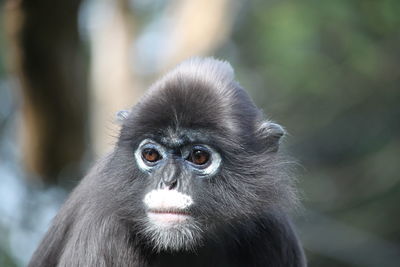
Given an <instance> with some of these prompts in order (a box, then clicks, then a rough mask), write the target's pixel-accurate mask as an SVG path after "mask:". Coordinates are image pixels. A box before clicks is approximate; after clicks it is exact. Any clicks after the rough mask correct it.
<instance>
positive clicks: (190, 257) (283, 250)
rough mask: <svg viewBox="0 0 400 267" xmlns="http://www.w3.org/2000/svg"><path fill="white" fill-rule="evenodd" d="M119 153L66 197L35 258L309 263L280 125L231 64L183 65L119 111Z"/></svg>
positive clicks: (50, 261)
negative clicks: (293, 217)
mask: <svg viewBox="0 0 400 267" xmlns="http://www.w3.org/2000/svg"><path fill="white" fill-rule="evenodd" d="M118 119H119V121H120V123H121V132H120V135H119V138H118V141H117V143H116V145H115V148H114V150H113V151H112V152H111V153H110V154H109V155H107V156H106V157H104V158H103V159H101V160H100V161H99V162H98V163H97V164H96V165H95V166H94V168H93V169H92V170H91V171H90V172H89V174H88V175H87V176H86V177H84V179H83V180H82V181H81V183H80V184H79V185H78V186H77V187H76V189H75V190H74V191H73V192H72V193H71V195H70V197H69V198H68V200H67V201H66V203H65V204H64V206H63V207H62V208H61V210H60V212H59V213H58V215H57V216H56V217H55V218H54V220H53V223H52V225H51V227H50V229H49V230H48V232H47V234H46V235H45V237H44V239H43V241H42V243H41V244H40V246H39V247H38V248H37V250H36V252H35V253H34V255H33V257H32V259H31V262H30V264H29V266H144V267H147V266H191V267H192V266H193V267H194V266H273V267H279V266H306V262H305V257H304V253H303V250H302V248H301V245H300V244H299V241H298V239H297V237H296V234H295V233H294V231H293V228H292V225H291V223H290V220H289V218H288V216H287V212H288V210H289V209H291V208H294V207H296V205H297V204H296V203H297V198H296V190H295V188H294V186H293V179H292V177H291V175H290V169H291V166H290V161H288V160H287V159H285V158H284V157H283V156H282V155H280V153H279V143H280V140H281V137H282V136H283V135H284V133H285V132H284V129H283V128H282V127H281V126H280V125H278V124H276V123H273V122H271V121H268V120H265V119H264V118H263V114H262V112H261V111H260V110H259V109H258V108H257V107H256V106H255V105H254V103H253V101H252V100H251V99H250V97H249V95H248V94H247V93H246V91H245V90H244V89H243V88H241V87H240V85H239V84H238V83H237V82H235V81H234V75H233V70H232V67H231V66H230V65H229V64H228V63H227V62H223V61H219V60H215V59H212V58H205V59H201V58H193V59H189V60H187V61H184V62H183V63H181V64H180V65H178V66H177V67H176V68H175V69H173V70H172V71H171V72H169V73H167V74H166V75H165V76H164V77H162V78H161V79H160V80H159V81H157V82H156V83H155V84H154V85H153V86H152V87H151V88H150V89H149V90H148V92H147V93H146V95H144V96H143V98H142V99H141V100H140V101H139V103H138V104H137V105H135V106H134V107H133V108H132V110H130V112H127V111H124V112H123V113H120V114H119V116H118Z"/></svg>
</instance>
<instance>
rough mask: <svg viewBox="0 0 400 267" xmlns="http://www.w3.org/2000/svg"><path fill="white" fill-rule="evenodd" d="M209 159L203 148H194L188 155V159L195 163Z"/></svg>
mask: <svg viewBox="0 0 400 267" xmlns="http://www.w3.org/2000/svg"><path fill="white" fill-rule="evenodd" d="M209 159H210V154H209V153H208V152H206V151H204V150H200V149H194V150H193V151H192V153H191V154H190V156H189V160H190V161H191V162H193V163H194V164H196V165H204V164H206V163H207V162H208V160H209Z"/></svg>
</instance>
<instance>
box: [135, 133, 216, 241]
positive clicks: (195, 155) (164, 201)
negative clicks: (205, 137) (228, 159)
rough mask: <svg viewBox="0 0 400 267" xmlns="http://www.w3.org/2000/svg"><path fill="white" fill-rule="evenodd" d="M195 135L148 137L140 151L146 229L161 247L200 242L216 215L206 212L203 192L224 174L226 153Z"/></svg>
mask: <svg viewBox="0 0 400 267" xmlns="http://www.w3.org/2000/svg"><path fill="white" fill-rule="evenodd" d="M169 132H170V131H169ZM190 133H191V132H190V131H184V135H181V136H178V135H176V134H172V136H164V137H162V138H157V139H158V140H154V139H151V138H146V139H144V140H142V141H141V142H140V143H139V145H138V146H137V148H136V150H135V151H134V158H135V161H136V165H137V167H138V168H139V170H140V171H141V172H142V173H143V174H144V176H145V178H144V179H147V181H146V184H147V187H146V190H144V192H145V194H144V195H143V196H142V204H143V206H144V210H145V218H144V220H143V223H144V229H143V231H144V235H145V236H147V237H150V239H151V241H152V242H153V244H154V245H155V246H156V248H157V249H192V248H193V247H194V246H196V245H199V244H200V241H201V237H202V235H201V233H202V231H203V230H204V225H205V224H206V223H207V221H208V217H209V216H210V215H206V214H204V213H203V214H202V212H201V210H202V209H201V202H200V198H199V197H198V194H202V193H201V192H202V191H204V190H207V188H206V187H207V185H208V183H209V182H210V179H212V177H213V176H216V175H217V174H218V172H219V169H220V167H221V156H220V154H219V153H218V152H217V150H216V149H215V148H213V147H212V146H211V145H209V144H206V143H205V142H204V141H203V142H202V141H201V140H197V141H195V140H194V136H191V135H190ZM205 205H208V204H205ZM201 214H202V215H201ZM202 216H205V217H206V218H204V219H206V220H204V219H202V218H201V217H202Z"/></svg>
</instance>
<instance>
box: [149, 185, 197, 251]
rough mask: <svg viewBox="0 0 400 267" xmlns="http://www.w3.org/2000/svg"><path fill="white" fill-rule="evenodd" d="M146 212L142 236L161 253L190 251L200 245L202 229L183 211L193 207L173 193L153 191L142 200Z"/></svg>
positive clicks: (191, 201)
mask: <svg viewBox="0 0 400 267" xmlns="http://www.w3.org/2000/svg"><path fill="white" fill-rule="evenodd" d="M143 202H144V203H145V205H146V207H147V208H148V210H149V211H148V213H147V221H146V222H145V228H144V231H143V232H144V234H145V235H146V236H147V238H149V240H151V243H152V244H153V246H154V248H155V249H156V250H158V251H160V250H172V251H173V250H192V249H194V248H195V247H196V246H197V245H199V244H200V243H201V229H200V227H199V226H198V224H197V223H196V221H195V220H194V218H192V217H191V216H190V215H189V214H186V213H184V212H182V213H180V212H179V211H184V210H185V209H187V208H188V207H190V205H192V204H193V200H192V198H191V197H190V196H189V195H186V194H183V193H180V192H178V191H176V190H165V189H159V190H153V191H151V192H149V193H148V194H146V196H145V197H144V199H143Z"/></svg>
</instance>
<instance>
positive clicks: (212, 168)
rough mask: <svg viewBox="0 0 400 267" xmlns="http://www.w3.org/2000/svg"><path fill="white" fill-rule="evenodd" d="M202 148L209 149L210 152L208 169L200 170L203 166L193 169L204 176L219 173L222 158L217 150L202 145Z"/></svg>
mask: <svg viewBox="0 0 400 267" xmlns="http://www.w3.org/2000/svg"><path fill="white" fill-rule="evenodd" d="M201 146H204V147H205V148H207V150H208V152H209V153H210V159H209V160H208V161H209V162H210V163H209V165H208V166H207V167H206V168H198V167H199V166H200V167H201V165H198V166H196V167H193V169H195V170H196V172H197V173H199V174H200V175H202V176H210V175H213V174H215V173H216V172H217V171H218V168H219V166H220V165H221V156H220V154H219V153H218V152H217V151H216V150H215V149H213V148H211V147H209V146H207V145H201ZM206 164H207V163H206ZM193 165H194V164H193Z"/></svg>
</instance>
